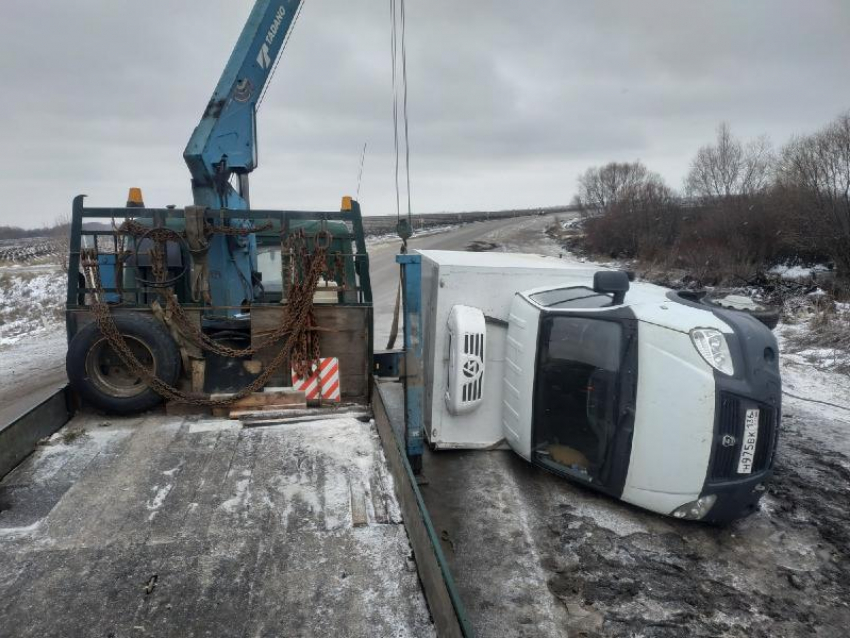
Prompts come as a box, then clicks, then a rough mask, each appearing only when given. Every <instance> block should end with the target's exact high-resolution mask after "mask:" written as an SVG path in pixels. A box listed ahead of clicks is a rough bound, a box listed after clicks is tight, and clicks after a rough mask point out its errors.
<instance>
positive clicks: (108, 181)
mask: <svg viewBox="0 0 850 638" xmlns="http://www.w3.org/2000/svg"><path fill="white" fill-rule="evenodd" d="M252 4H253V3H252V2H251V1H250V0H228V1H227V2H225V1H223V0H180V1H179V2H175V1H174V0H145V1H144V2H139V1H138V0H133V1H130V0H77V1H75V2H59V1H58V0H53V1H50V2H45V1H38V0H4V2H3V5H2V19H0V80H2V82H0V86H2V87H3V98H2V99H3V103H4V108H3V113H2V116H0V141H2V151H3V152H2V156H1V157H2V158H0V188H2V193H3V200H2V204H0V224H14V225H21V226H27V227H31V226H38V225H41V224H42V223H51V222H52V221H53V220H54V219H55V218H56V217H57V216H59V215H61V214H63V213H66V212H67V211H68V210H69V208H70V203H71V198H72V197H73V196H74V195H75V194H77V193H87V194H88V195H89V196H90V199H89V200H88V202H89V204H90V205H94V206H111V205H122V204H123V202H124V201H125V199H126V191H127V188H128V187H129V186H141V187H142V188H143V190H144V193H145V199H146V203H147V204H148V205H150V206H161V205H165V204H177V205H178V206H183V205H186V204H189V203H191V201H190V198H191V192H190V187H189V173H188V170H187V169H186V167H185V165H184V164H183V159H182V152H183V148H184V146H185V144H186V141H187V140H188V138H189V136H190V134H191V132H192V129H193V128H194V126H195V125H196V123H197V121H198V119H199V118H200V116H201V113H202V112H203V109H204V107H205V106H206V103H207V101H208V100H209V97H210V95H211V94H212V91H213V88H214V86H215V84H216V82H217V80H218V77H219V75H220V73H221V71H222V68H223V66H224V64H225V62H226V60H227V58H228V56H229V54H230V51H231V49H232V47H233V44H234V43H235V41H236V38H237V37H238V35H239V32H240V31H241V29H242V26H243V24H244V21H245V18H246V17H247V15H248V13H249V11H250V8H251V5H252ZM388 4H389V3H388V2H387V0H306V5H305V8H304V11H303V14H302V16H301V19H300V21H299V22H298V25H297V27H296V30H295V33H294V35H293V37H292V39H291V41H290V45H289V47H288V48H287V50H286V51H285V53H284V58H283V59H282V62H281V64H280V67H279V69H278V72H277V74H276V76H275V77H274V79H273V83H272V85H271V87H270V89H269V92H268V94H267V95H266V99H265V102H264V103H263V106H262V109H261V110H260V113H259V152H260V167H259V169H258V170H257V171H255V173H254V174H253V176H252V179H253V183H252V200H253V201H252V203H253V205H254V206H255V207H262V208H318V209H326V208H327V209H333V208H336V207H337V206H338V203H339V198H340V196H342V195H343V194H349V193H353V192H354V191H355V190H356V186H357V173H358V164H359V159H360V151H361V149H362V147H363V144H364V142H368V144H369V152H368V156H367V159H366V170H365V174H364V178H363V184H362V190H361V197H360V199H361V202H362V204H363V207H364V212H366V213H367V214H369V213H373V214H389V213H394V212H395V204H394V196H393V181H392V172H393V156H392V93H391V88H390V87H391V83H390V61H389V60H390V58H389V24H390V23H389V10H388ZM407 11H408V24H407V29H408V65H409V84H410V97H409V99H410V131H411V153H412V156H411V158H412V159H411V170H412V180H413V188H412V195H413V198H412V199H413V206H414V210H415V212H435V211H456V210H471V209H477V210H483V209H501V208H512V207H532V206H546V205H555V204H560V203H567V202H568V201H569V200H570V199H571V197H572V194H573V192H574V188H575V181H576V176H577V175H578V174H579V173H580V172H581V171H583V170H584V169H585V168H586V167H588V166H591V165H595V164H600V163H604V162H607V161H611V160H620V161H626V160H635V159H640V160H642V161H644V162H645V163H646V164H647V165H649V166H650V167H651V168H653V169H654V170H657V171H659V172H660V173H662V175H663V176H664V177H665V178H666V179H667V181H668V182H669V183H670V184H671V185H672V186H674V187H677V188H678V187H680V186H681V183H682V178H683V176H684V174H685V172H686V171H687V167H688V163H689V161H690V159H691V157H692V156H693V154H694V153H695V151H696V149H697V148H698V147H699V146H700V145H701V144H704V143H706V142H708V141H710V140H711V139H712V137H713V134H714V129H715V128H716V126H717V124H718V123H719V122H720V121H721V120H726V121H728V122H730V124H731V125H732V129H733V132H735V133H736V134H739V135H741V136H744V137H747V136H754V135H759V134H762V133H765V134H767V135H769V136H770V138H771V139H772V140H773V141H774V143H776V144H781V143H782V142H784V141H785V140H787V138H788V137H789V136H790V135H792V134H794V133H804V132H808V131H811V130H814V129H816V128H818V127H820V126H822V125H823V124H825V123H826V122H828V121H829V120H830V119H832V118H833V117H835V116H836V115H838V114H839V113H840V112H842V111H845V110H847V109H850V78H848V60H850V37H848V27H850V1H848V0H805V1H804V0H713V1H708V0H699V1H698V0H693V1H685V0H664V1H662V0H652V1H640V2H638V1H636V0H621V1H619V2H614V1H603V0H593V1H591V0H533V1H529V2H517V1H516V0H513V1H511V2H508V1H506V0H490V1H489V2H485V1H483V0H464V1H458V0H427V1H426V0H408V2H407Z"/></svg>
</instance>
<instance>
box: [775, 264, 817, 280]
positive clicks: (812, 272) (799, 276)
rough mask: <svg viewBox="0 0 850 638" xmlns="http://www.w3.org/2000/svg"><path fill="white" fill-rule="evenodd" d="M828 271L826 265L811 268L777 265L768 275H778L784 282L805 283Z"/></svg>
mask: <svg viewBox="0 0 850 638" xmlns="http://www.w3.org/2000/svg"><path fill="white" fill-rule="evenodd" d="M829 271H830V268H829V266H827V265H826V264H815V265H813V266H801V265H799V264H777V265H776V266H774V267H773V268H771V269H770V270H769V271H768V273H770V274H771V275H778V276H779V277H781V278H782V279H784V280H786V281H806V280H811V279H812V278H813V277H817V275H818V274H821V273H827V272H829Z"/></svg>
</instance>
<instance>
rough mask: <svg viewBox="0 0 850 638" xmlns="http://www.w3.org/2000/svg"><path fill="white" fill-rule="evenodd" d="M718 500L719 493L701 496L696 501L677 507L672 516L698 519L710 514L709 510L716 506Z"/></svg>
mask: <svg viewBox="0 0 850 638" xmlns="http://www.w3.org/2000/svg"><path fill="white" fill-rule="evenodd" d="M716 500H717V495H715V494H707V495H706V496H701V497H699V498H698V499H697V500H695V501H692V502H690V503H685V504H684V505H682V507H679V508H676V509H675V510H674V511H673V513H672V514H671V516H673V518H681V519H684V520H688V521H698V520H700V519H701V518H702V517H703V516H705V515H706V514H708V511H709V510H710V509H711V508H712V507H713V506H714V502H715V501H716Z"/></svg>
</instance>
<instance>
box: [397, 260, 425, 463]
mask: <svg viewBox="0 0 850 638" xmlns="http://www.w3.org/2000/svg"><path fill="white" fill-rule="evenodd" d="M396 261H397V262H398V263H399V264H400V265H401V277H402V279H401V280H402V287H401V290H402V292H401V294H402V308H403V317H404V376H403V379H404V433H403V435H404V444H405V449H406V450H407V458H408V459H409V460H410V465H411V467H413V470H414V471H415V472H419V470H421V469H422V414H423V387H422V384H423V362H422V257H421V256H420V255H407V254H403V255H397V256H396Z"/></svg>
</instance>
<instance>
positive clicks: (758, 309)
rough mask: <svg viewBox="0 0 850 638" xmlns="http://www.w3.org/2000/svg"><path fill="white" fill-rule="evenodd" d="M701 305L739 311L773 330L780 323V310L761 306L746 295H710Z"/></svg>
mask: <svg viewBox="0 0 850 638" xmlns="http://www.w3.org/2000/svg"><path fill="white" fill-rule="evenodd" d="M700 303H703V304H705V305H707V306H714V307H715V308H724V309H726V310H737V311H738V312H744V313H746V314H748V315H750V316H752V317H754V318H756V319H758V320H759V321H761V322H762V323H763V324H764V325H765V326H767V327H768V328H770V329H771V330H773V329H774V328H775V327H776V326H777V324H778V323H779V315H780V313H779V310H778V309H776V308H773V307H771V306H768V305H765V304H760V303H758V302H757V301H753V300H752V299H750V298H749V297H745V296H744V295H730V294H724V293H710V294H706V295H705V296H703V297H702V299H700Z"/></svg>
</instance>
